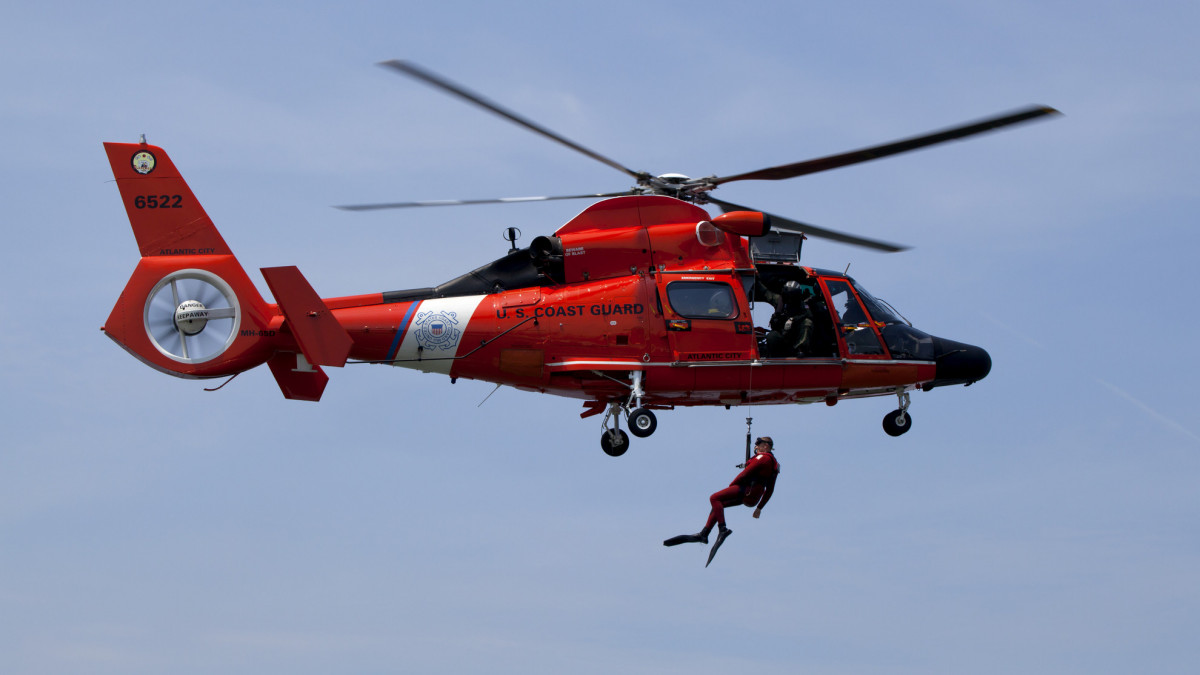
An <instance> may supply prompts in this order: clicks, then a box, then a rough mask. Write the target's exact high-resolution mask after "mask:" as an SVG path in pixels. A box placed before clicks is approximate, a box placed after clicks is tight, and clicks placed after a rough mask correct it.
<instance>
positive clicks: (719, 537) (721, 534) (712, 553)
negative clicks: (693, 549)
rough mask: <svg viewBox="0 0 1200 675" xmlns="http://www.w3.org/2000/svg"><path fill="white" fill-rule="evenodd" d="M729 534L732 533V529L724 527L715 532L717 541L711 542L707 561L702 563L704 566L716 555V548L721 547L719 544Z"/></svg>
mask: <svg viewBox="0 0 1200 675" xmlns="http://www.w3.org/2000/svg"><path fill="white" fill-rule="evenodd" d="M731 534H733V530H730V529H724V530H721V531H720V532H718V533H717V541H716V543H715V544H713V547H712V551H709V553H708V562H706V563H704V566H705V567H708V565H709V563H711V562H712V559H713V558H714V557H715V556H716V555H717V549H719V548H721V544H724V543H725V538H726V537H728V536H729V535H731Z"/></svg>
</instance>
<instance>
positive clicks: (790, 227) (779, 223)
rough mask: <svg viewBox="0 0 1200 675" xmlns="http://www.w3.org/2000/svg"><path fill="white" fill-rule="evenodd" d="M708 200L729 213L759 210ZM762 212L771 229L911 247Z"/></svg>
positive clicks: (878, 246)
mask: <svg viewBox="0 0 1200 675" xmlns="http://www.w3.org/2000/svg"><path fill="white" fill-rule="evenodd" d="M708 201H709V202H711V203H713V204H716V205H717V206H718V207H720V209H721V211H723V212H725V213H729V212H730V211H758V209H752V208H750V207H748V206H739V205H737V204H734V203H732V202H726V201H722V200H720V199H713V198H712V197H709V198H708ZM760 213H763V214H764V215H766V216H768V217H769V218H770V219H771V229H775V230H787V231H789V232H800V233H801V234H805V235H808V236H810V237H818V238H820V239H830V240H832V241H840V242H842V243H843V244H850V245H851V246H861V247H863V248H870V249H874V250H876V251H885V252H887V253H896V252H898V251H907V250H908V249H909V247H908V246H901V245H899V244H891V243H888V242H886V241H879V240H878V239H868V238H866V237H858V236H855V235H853V234H846V233H844V232H838V231H837V230H830V229H827V228H824V227H817V226H816V225H810V224H808V223H802V222H800V221H798V220H791V219H790V218H784V217H783V216H777V215H775V214H773V213H766V212H765V211H762V212H760Z"/></svg>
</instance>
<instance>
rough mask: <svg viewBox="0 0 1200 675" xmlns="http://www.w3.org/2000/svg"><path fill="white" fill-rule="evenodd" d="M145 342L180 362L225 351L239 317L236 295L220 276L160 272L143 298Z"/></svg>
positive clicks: (201, 360) (196, 360)
mask: <svg viewBox="0 0 1200 675" xmlns="http://www.w3.org/2000/svg"><path fill="white" fill-rule="evenodd" d="M143 317H144V323H145V327H146V334H147V335H148V336H149V338H150V342H151V343H152V344H153V345H154V346H155V347H156V348H157V349H158V351H159V352H161V353H162V354H163V355H164V356H166V357H167V358H170V359H172V360H174V361H178V362H179V363H187V364H196V363H204V362H207V361H211V360H213V359H215V358H217V357H218V356H220V355H221V354H223V353H224V352H225V350H226V349H228V348H229V346H230V345H231V344H233V340H234V338H236V337H237V329H238V326H239V325H240V322H241V308H240V307H239V305H238V300H237V295H236V294H234V292H233V289H232V288H230V286H229V284H227V283H225V281H224V280H222V279H221V278H220V277H218V276H216V275H215V274H212V273H211V272H206V271H204V270H199V269H185V270H178V271H176V272H172V273H170V274H168V275H167V276H165V277H163V278H162V280H160V281H159V282H158V283H157V284H155V285H154V288H153V289H152V290H151V291H150V294H149V296H147V298H146V307H145V311H144V314H143Z"/></svg>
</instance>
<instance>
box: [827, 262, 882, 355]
mask: <svg viewBox="0 0 1200 675" xmlns="http://www.w3.org/2000/svg"><path fill="white" fill-rule="evenodd" d="M825 285H826V286H827V287H828V288H829V299H830V301H831V302H832V303H833V307H832V309H833V311H835V312H837V315H838V321H839V323H840V324H841V331H842V336H843V337H844V338H845V340H846V348H847V350H848V351H849V352H850V353H851V354H871V355H875V354H883V345H882V344H880V343H879V337H878V336H877V335H876V334H875V329H874V328H873V327H872V326H871V317H869V316H868V315H867V313H866V311H864V310H863V306H862V304H861V303H859V301H858V298H856V297H854V293H852V292H851V291H850V284H849V283H847V282H846V281H843V280H841V279H827V280H826V281H825Z"/></svg>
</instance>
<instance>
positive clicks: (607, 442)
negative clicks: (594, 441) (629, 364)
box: [600, 370, 658, 457]
mask: <svg viewBox="0 0 1200 675" xmlns="http://www.w3.org/2000/svg"><path fill="white" fill-rule="evenodd" d="M629 375H630V378H631V379H632V380H633V384H632V385H631V391H630V392H629V398H628V399H627V400H626V401H625V402H621V401H612V402H611V403H609V404H608V412H607V413H605V415H604V422H602V423H601V427H602V428H603V429H604V431H602V432H601V434H600V447H601V449H603V450H604V454H606V455H608V456H610V457H620V456H621V455H623V454H625V451H626V450H628V449H629V434H626V433H625V432H624V431H621V416H622V415H624V416H625V418H626V423H627V424H628V426H629V433H631V434H633V435H634V436H637V437H638V438H647V437H649V436H650V434H652V433H654V430H655V429H657V428H658V418H656V417H655V416H654V413H653V412H651V411H650V409H649V408H644V407H642V394H643V393H644V392H643V390H642V371H640V370H635V371H633V372H631V373H630V374H629Z"/></svg>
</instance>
